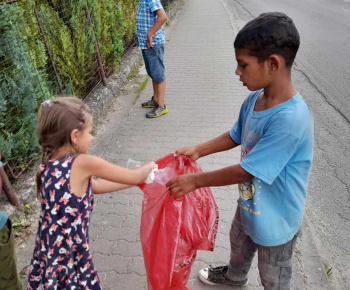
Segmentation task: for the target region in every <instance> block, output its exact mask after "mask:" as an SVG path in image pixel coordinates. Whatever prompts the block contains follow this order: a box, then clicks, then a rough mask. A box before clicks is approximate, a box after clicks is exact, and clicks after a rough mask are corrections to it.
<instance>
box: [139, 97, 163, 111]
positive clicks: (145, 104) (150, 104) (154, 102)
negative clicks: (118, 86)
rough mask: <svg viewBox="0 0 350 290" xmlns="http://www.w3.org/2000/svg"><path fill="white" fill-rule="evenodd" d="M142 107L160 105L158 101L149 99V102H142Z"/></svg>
mask: <svg viewBox="0 0 350 290" xmlns="http://www.w3.org/2000/svg"><path fill="white" fill-rule="evenodd" d="M141 106H142V108H155V107H159V105H158V103H157V102H156V101H155V100H154V99H153V97H152V99H150V100H148V101H147V102H144V103H142V104H141Z"/></svg>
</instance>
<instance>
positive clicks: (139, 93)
mask: <svg viewBox="0 0 350 290" xmlns="http://www.w3.org/2000/svg"><path fill="white" fill-rule="evenodd" d="M148 78H149V77H148V76H146V77H145V79H144V80H143V82H142V84H141V86H140V87H139V89H138V90H137V96H136V98H135V101H134V103H133V105H135V104H136V101H137V99H138V98H139V97H140V95H141V93H142V91H143V90H144V89H145V88H146V86H147V83H148Z"/></svg>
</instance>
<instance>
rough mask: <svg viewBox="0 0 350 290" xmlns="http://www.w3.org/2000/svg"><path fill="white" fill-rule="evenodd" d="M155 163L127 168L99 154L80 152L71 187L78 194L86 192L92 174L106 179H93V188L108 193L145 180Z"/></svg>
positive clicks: (72, 175)
mask: <svg viewBox="0 0 350 290" xmlns="http://www.w3.org/2000/svg"><path fill="white" fill-rule="evenodd" d="M154 165H155V163H154V162H150V163H148V164H145V165H143V166H141V167H138V168H135V169H127V168H124V167H121V166H118V165H114V164H112V163H109V162H107V161H106V160H104V159H102V158H100V157H97V156H93V155H87V154H80V155H79V156H77V157H76V159H75V161H74V163H73V165H72V169H71V175H70V184H71V188H72V191H73V192H74V193H75V194H77V195H80V194H84V193H85V191H86V187H87V184H88V180H89V178H90V177H91V176H96V177H99V178H101V179H104V181H102V180H101V181H97V180H95V181H93V189H94V190H96V191H95V192H96V193H106V192H110V191H116V190H120V189H123V188H127V187H131V186H133V185H137V184H140V183H142V182H143V181H145V180H146V178H147V176H148V174H149V173H150V172H151V171H152V169H153V167H154ZM113 183H114V184H113ZM112 184H113V185H112Z"/></svg>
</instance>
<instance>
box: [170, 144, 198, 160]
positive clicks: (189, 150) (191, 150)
mask: <svg viewBox="0 0 350 290" xmlns="http://www.w3.org/2000/svg"><path fill="white" fill-rule="evenodd" d="M177 155H186V156H188V157H190V158H191V159H192V160H194V161H196V160H197V159H198V158H199V157H200V156H199V153H198V152H197V150H196V147H195V146H189V147H185V148H181V149H178V150H176V151H175V156H177Z"/></svg>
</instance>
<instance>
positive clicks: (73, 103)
mask: <svg viewBox="0 0 350 290" xmlns="http://www.w3.org/2000/svg"><path fill="white" fill-rule="evenodd" d="M88 114H91V111H90V108H89V107H88V105H86V104H85V103H84V102H83V101H82V100H81V99H79V98H76V97H57V98H55V99H53V100H51V101H45V102H43V103H42V105H41V107H40V108H39V113H38V130H39V132H38V133H39V144H40V145H41V147H42V160H41V169H39V171H38V173H37V179H36V181H37V182H36V184H37V194H38V195H39V193H40V187H41V170H42V168H43V166H45V165H46V162H47V161H48V160H50V159H51V158H52V156H53V155H54V153H55V152H56V150H57V149H58V148H60V147H62V146H65V145H70V146H71V147H72V151H75V149H74V147H73V144H72V143H71V138H70V134H71V132H72V131H73V130H74V129H78V130H83V129H85V128H86V125H87V122H86V120H87V115H88ZM67 153H68V152H67ZM75 153H76V152H75Z"/></svg>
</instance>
